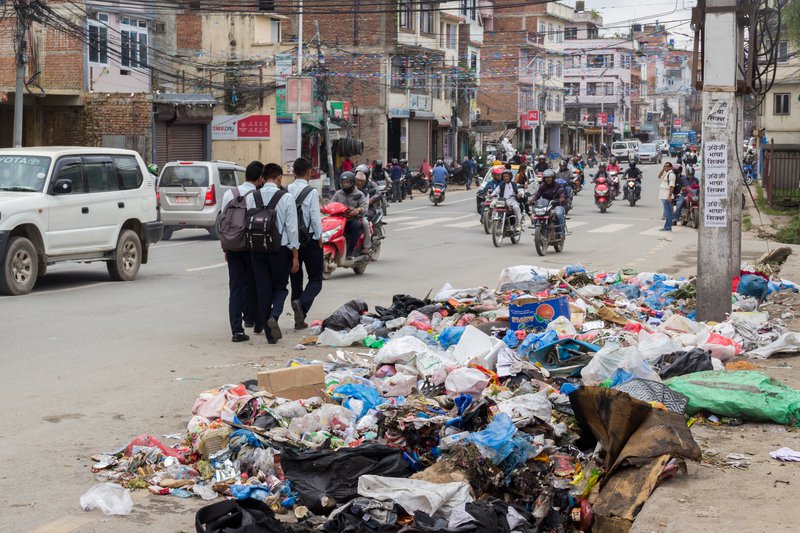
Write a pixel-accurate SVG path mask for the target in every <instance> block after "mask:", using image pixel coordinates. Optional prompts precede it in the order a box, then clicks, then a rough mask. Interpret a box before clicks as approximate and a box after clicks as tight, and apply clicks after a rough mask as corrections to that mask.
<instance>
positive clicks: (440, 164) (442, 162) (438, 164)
mask: <svg viewBox="0 0 800 533" xmlns="http://www.w3.org/2000/svg"><path fill="white" fill-rule="evenodd" d="M436 166H437V167H443V166H444V161H442V160H441V159H437V160H436Z"/></svg>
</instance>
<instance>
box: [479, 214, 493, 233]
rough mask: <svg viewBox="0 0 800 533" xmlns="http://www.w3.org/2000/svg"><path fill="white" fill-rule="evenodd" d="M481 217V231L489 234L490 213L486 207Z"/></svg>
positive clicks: (490, 226) (490, 225) (490, 230)
mask: <svg viewBox="0 0 800 533" xmlns="http://www.w3.org/2000/svg"><path fill="white" fill-rule="evenodd" d="M481 218H482V221H481V223H482V224H483V231H484V232H485V233H486V235H489V234H490V233H491V232H492V213H491V211H489V210H488V209H486V210H485V211H484V212H483V215H481Z"/></svg>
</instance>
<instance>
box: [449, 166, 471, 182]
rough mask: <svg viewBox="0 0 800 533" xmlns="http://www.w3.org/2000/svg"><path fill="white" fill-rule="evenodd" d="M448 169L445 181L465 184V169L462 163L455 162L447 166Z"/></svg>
mask: <svg viewBox="0 0 800 533" xmlns="http://www.w3.org/2000/svg"><path fill="white" fill-rule="evenodd" d="M448 170H449V175H448V177H447V183H449V184H455V185H466V184H467V169H466V167H465V166H464V165H461V164H460V163H455V164H453V166H452V167H450V168H448Z"/></svg>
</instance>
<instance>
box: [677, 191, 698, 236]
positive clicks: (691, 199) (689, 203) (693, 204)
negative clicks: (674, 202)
mask: <svg viewBox="0 0 800 533" xmlns="http://www.w3.org/2000/svg"><path fill="white" fill-rule="evenodd" d="M680 222H681V225H682V226H686V225H687V224H688V225H689V226H691V227H693V228H694V229H699V228H700V189H686V200H684V202H683V207H682V208H681V219H680Z"/></svg>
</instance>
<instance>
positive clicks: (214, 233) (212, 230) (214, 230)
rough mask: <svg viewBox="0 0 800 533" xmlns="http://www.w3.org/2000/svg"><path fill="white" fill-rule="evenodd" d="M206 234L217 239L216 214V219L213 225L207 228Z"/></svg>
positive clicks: (217, 224) (217, 222)
mask: <svg viewBox="0 0 800 533" xmlns="http://www.w3.org/2000/svg"><path fill="white" fill-rule="evenodd" d="M208 234H209V235H211V238H212V239H214V240H215V241H218V240H219V216H217V220H216V221H214V225H213V226H211V227H210V228H208Z"/></svg>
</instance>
